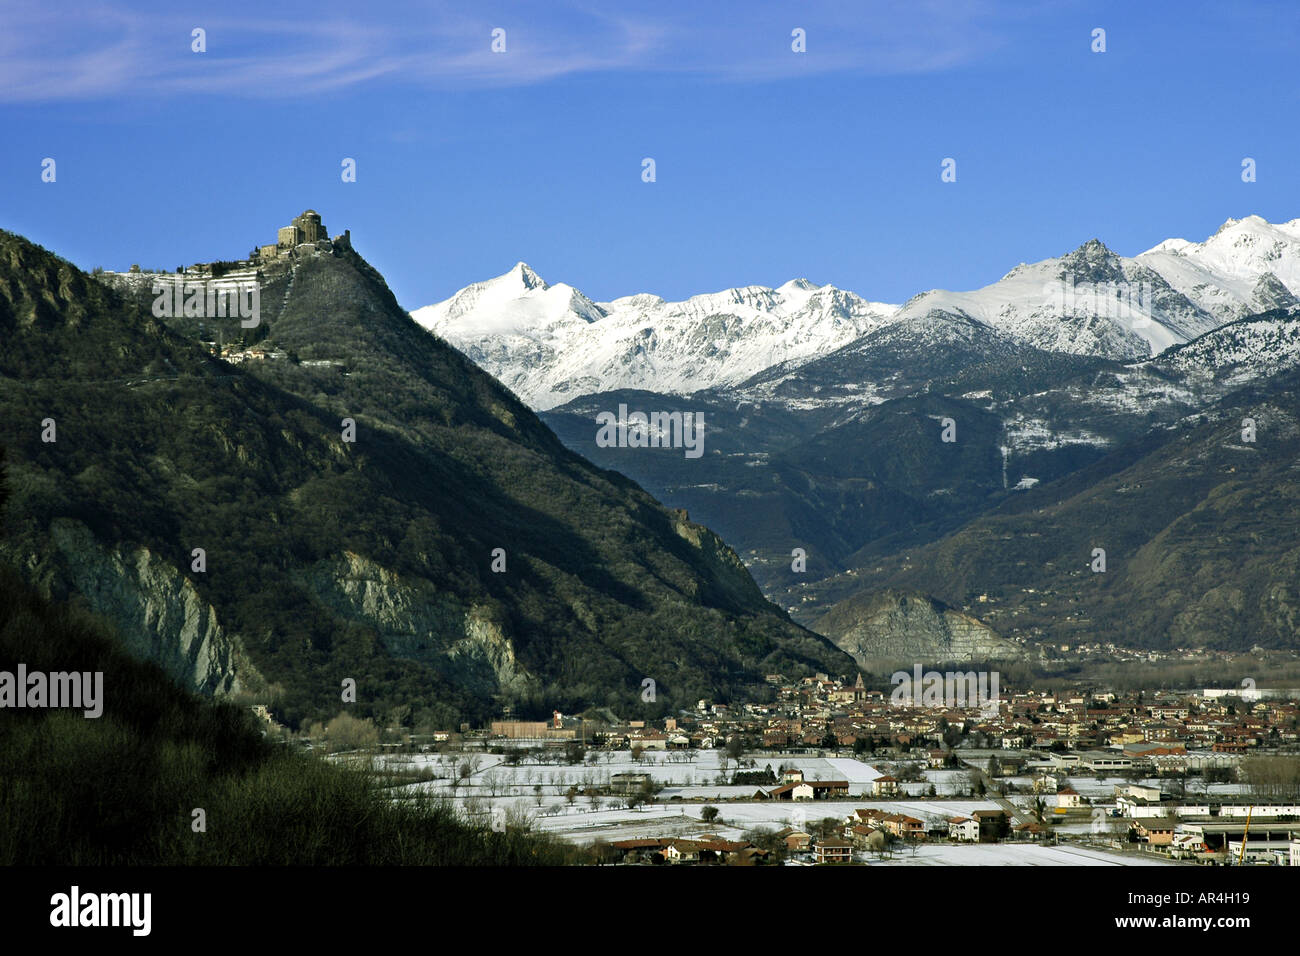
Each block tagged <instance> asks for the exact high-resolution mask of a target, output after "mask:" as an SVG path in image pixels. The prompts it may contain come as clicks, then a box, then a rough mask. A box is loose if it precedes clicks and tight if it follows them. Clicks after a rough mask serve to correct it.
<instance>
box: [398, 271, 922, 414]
mask: <svg viewBox="0 0 1300 956" xmlns="http://www.w3.org/2000/svg"><path fill="white" fill-rule="evenodd" d="M896 310H897V306H895V305H889V304H884V303H878V302H868V301H866V300H864V299H862V298H861V297H859V296H857V295H855V294H854V293H852V292H846V291H844V290H842V289H837V288H835V287H834V286H832V285H823V286H818V285H815V284H814V283H812V282H810V281H808V280H807V279H794V280H791V281H790V282H787V283H785V284H784V285H782V286H780V287H778V288H776V289H773V288H769V287H767V286H760V285H748V286H738V287H735V288H731V289H724V290H722V291H721V292H711V293H704V294H701V295H694V296H691V297H690V298H688V299H683V300H681V301H678V302H669V301H666V300H664V299H663V298H661V297H660V296H657V295H653V294H650V293H639V294H637V295H630V296H624V297H622V298H618V299H614V300H612V301H609V302H599V303H598V302H593V301H592V300H591V299H589V298H588V297H587V296H585V295H584V294H583V293H582V292H580V291H578V290H577V289H574V288H573V287H571V286H568V285H565V284H563V283H557V284H555V285H547V284H546V282H545V281H544V280H542V279H541V277H540V276H537V274H536V273H534V272H533V271H532V270H531V269H529V268H528V267H527V266H526V265H525V264H523V263H519V264H518V265H516V266H515V268H514V269H512V270H510V271H509V272H507V273H506V274H505V275H503V276H498V277H497V278H495V279H489V280H487V281H486V282H478V283H474V284H473V285H470V286H466V287H465V288H464V289H462V290H461V291H459V292H457V293H456V294H455V295H454V296H452V297H451V298H450V299H447V300H446V301H444V302H439V303H437V304H435V305H430V306H425V307H424V308H422V309H417V310H416V311H414V312H412V313H411V315H412V317H413V318H414V319H415V320H416V321H417V322H418V323H419V324H421V325H422V326H424V327H425V328H427V329H429V330H430V331H431V332H435V333H436V334H438V335H440V336H441V337H442V338H444V339H446V340H447V341H448V342H450V343H451V344H453V345H455V346H456V347H457V348H459V349H461V350H462V351H464V352H465V353H466V354H467V355H468V356H469V357H470V358H471V359H473V360H474V361H475V362H477V363H478V364H479V365H480V366H482V367H483V368H485V369H487V370H488V371H489V372H491V373H492V374H493V375H495V376H496V377H497V378H499V379H500V380H501V381H502V382H504V383H505V384H506V385H508V386H509V387H510V388H512V389H513V390H514V391H515V392H516V394H518V395H519V396H520V397H521V398H523V399H524V400H525V401H526V402H528V403H529V404H530V405H532V406H533V407H534V408H538V409H546V408H551V407H553V406H555V405H559V404H562V403H563V402H566V401H568V400H569V399H571V398H576V397H578V396H580V395H585V394H589V393H591V392H596V391H606V390H609V389H614V388H642V389H648V390H652V391H660V392H669V393H679V394H687V393H690V392H693V391H697V390H698V389H701V388H708V387H712V386H715V385H725V384H736V383H738V382H741V381H744V380H745V379H747V378H749V377H750V376H752V375H754V374H756V373H758V372H761V371H763V370H764V369H766V368H768V367H770V366H771V365H774V364H778V363H781V362H789V361H801V360H807V359H811V358H816V357H819V356H821V355H825V354H828V353H829V352H831V351H834V350H835V349H836V348H839V347H840V346H841V345H844V344H846V343H847V342H850V341H852V340H854V339H855V338H857V337H859V336H860V335H862V334H864V333H865V332H867V331H869V330H871V329H873V328H876V327H877V326H879V325H880V324H881V323H883V322H885V321H887V320H888V318H889V317H890V316H891V315H892V314H893V313H894V312H895V311H896Z"/></svg>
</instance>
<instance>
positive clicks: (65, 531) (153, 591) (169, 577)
mask: <svg viewBox="0 0 1300 956" xmlns="http://www.w3.org/2000/svg"><path fill="white" fill-rule="evenodd" d="M50 531H51V537H52V539H53V541H54V543H55V545H56V546H57V548H58V552H59V556H60V558H61V559H62V564H63V567H64V571H65V574H66V578H67V583H68V584H69V585H70V586H71V588H72V589H73V590H75V591H77V592H79V593H80V594H81V595H82V596H83V597H84V598H85V599H86V601H87V603H89V605H90V606H91V608H92V609H93V610H95V611H96V612H98V613H100V614H102V615H104V616H105V617H106V618H108V619H109V620H110V621H111V622H112V623H113V624H115V625H116V626H117V628H118V631H119V633H120V635H121V638H122V640H123V642H124V643H125V645H126V646H127V648H128V649H129V650H130V651H131V653H133V654H135V655H136V656H138V657H141V658H144V659H145V660H152V661H155V662H157V663H158V664H160V665H161V666H162V667H163V669H164V670H166V671H167V673H169V674H171V676H172V677H174V678H175V679H176V680H177V681H178V682H180V683H181V684H182V685H183V686H185V687H188V688H191V689H193V690H196V691H199V692H200V693H204V694H232V693H235V692H238V691H243V690H256V689H259V688H261V687H262V686H263V685H264V683H265V682H264V681H263V679H262V676H261V675H260V674H259V673H258V672H257V670H256V669H255V668H254V667H253V666H252V664H251V663H250V662H249V661H248V658H247V656H246V655H245V653H244V647H243V644H242V642H241V641H240V640H239V639H238V637H236V636H234V635H231V634H228V633H226V631H225V630H224V629H223V628H222V626H221V624H220V622H219V621H218V620H217V612H216V609H215V608H213V607H212V605H211V604H208V603H207V602H206V601H204V600H203V599H202V598H201V597H200V595H199V593H198V591H197V590H195V588H194V585H193V584H191V583H190V582H189V581H188V580H186V579H185V577H183V576H182V575H181V573H180V572H179V571H177V569H176V568H175V567H173V566H172V565H171V564H169V563H168V562H167V561H166V560H165V559H164V558H161V557H160V556H159V555H157V554H154V553H153V552H151V551H150V550H149V549H148V548H126V547H122V546H118V547H112V548H110V547H106V546H104V545H103V544H101V543H100V542H99V541H97V540H96V539H95V537H94V535H93V534H91V532H90V529H88V528H87V527H86V526H85V525H84V524H82V523H81V522H79V521H74V520H71V519H67V518H61V519H58V520H56V521H54V522H53V523H52V525H51V528H50Z"/></svg>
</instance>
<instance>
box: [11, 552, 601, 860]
mask: <svg viewBox="0 0 1300 956" xmlns="http://www.w3.org/2000/svg"><path fill="white" fill-rule="evenodd" d="M0 595H2V596H3V600H0V670H5V671H9V672H10V673H12V672H13V671H14V668H15V666H16V664H17V663H18V662H22V663H24V664H26V665H27V667H28V672H29V673H30V672H31V671H35V670H41V671H47V672H49V671H70V670H71V671H91V672H94V671H100V672H102V673H103V675H104V711H103V714H102V715H101V716H100V717H98V718H95V719H88V718H86V717H84V716H83V715H82V713H81V712H80V711H68V710H50V709H45V710H40V709H23V710H6V711H4V712H3V717H0V865H3V866H14V865H24V866H25V865H51V864H56V865H65V866H68V865H70V866H87V865H90V866H98V865H119V866H121V865H142V864H143V865H195V864H197V865H205V864H206V865H268V864H269V865H301V866H321V865H354V864H399V865H453V866H454V865H532V864H548V865H555V864H563V863H574V862H581V861H582V853H581V851H580V850H577V849H576V848H574V847H570V846H566V845H564V844H561V843H558V842H556V841H554V840H552V839H549V838H547V837H543V836H535V835H532V834H529V833H526V832H520V831H510V830H507V831H504V832H494V831H492V830H491V829H488V828H487V827H475V826H469V825H467V824H464V823H462V822H460V821H459V820H458V819H457V818H456V817H455V815H454V813H453V812H452V811H451V810H449V809H446V808H444V807H442V806H439V805H437V804H435V803H432V802H423V803H415V804H410V803H408V804H406V805H403V806H398V805H395V804H394V803H393V802H392V799H391V795H390V794H389V793H388V792H386V791H385V790H384V789H383V788H382V787H380V786H379V784H378V782H377V781H376V780H375V779H374V778H372V777H370V776H368V775H366V774H363V773H360V772H357V771H351V770H344V769H341V768H337V767H332V766H329V765H327V764H325V763H324V762H323V761H321V760H319V759H316V758H313V757H309V756H306V755H302V754H298V753H295V752H292V751H290V750H288V749H286V748H285V747H284V746H282V745H276V744H271V743H268V742H266V741H264V740H263V738H262V737H261V736H260V733H259V732H258V731H257V730H256V729H255V727H254V726H253V724H252V721H251V718H250V717H249V714H248V711H247V710H245V709H244V708H240V707H236V706H235V705H233V704H229V703H219V702H213V701H211V700H206V699H200V698H198V697H195V696H193V695H191V694H189V693H187V692H186V691H184V690H182V689H181V688H179V687H177V686H176V684H175V683H174V682H173V681H172V680H171V679H169V677H168V676H167V675H166V674H165V673H164V672H163V671H162V670H160V669H159V668H158V667H156V666H155V665H153V664H151V663H148V662H144V661H139V660H137V659H134V658H132V657H129V656H127V655H126V654H125V653H123V651H122V650H121V648H120V645H119V644H118V642H117V641H116V640H115V639H114V638H113V636H112V635H111V634H110V633H109V632H108V631H107V630H106V629H105V628H104V626H103V625H102V624H101V623H100V622H99V621H98V620H96V619H95V618H93V617H92V616H90V615H86V614H84V613H81V612H77V611H72V610H69V609H68V608H66V607H54V606H51V605H50V604H49V603H48V602H47V601H45V600H44V599H42V598H40V597H39V596H37V595H36V594H35V593H34V592H32V591H31V590H30V589H29V588H28V586H27V585H26V584H25V583H23V582H22V581H21V580H19V578H18V576H17V575H16V574H15V573H14V572H13V571H12V570H11V569H10V568H8V567H6V566H0ZM195 808H201V809H203V810H204V811H205V814H206V827H207V829H206V832H203V833H196V832H194V830H193V827H192V822H193V817H192V811H193V810H194V809H195Z"/></svg>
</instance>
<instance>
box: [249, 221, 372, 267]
mask: <svg viewBox="0 0 1300 956" xmlns="http://www.w3.org/2000/svg"><path fill="white" fill-rule="evenodd" d="M321 243H324V245H321ZM304 245H314V246H315V247H316V248H317V249H319V250H321V251H327V250H329V249H330V248H331V247H333V246H338V247H341V248H344V249H350V248H351V247H352V230H350V229H344V230H343V234H342V235H340V236H335V237H334V238H333V239H331V238H330V235H329V233H328V232H327V231H326V230H325V224H324V223H323V222H321V218H320V213H318V212H317V211H316V210H315V209H308V210H307V211H306V212H304V213H303V214H302V215H301V216H296V217H294V220H293V222H291V223H290V224H289V225H287V226H282V227H281V228H280V229H279V230H277V231H276V234H275V244H274V245H265V246H258V247H257V249H256V250H255V251H254V254H253V256H252V257H251V258H257V259H260V260H261V261H262V262H269V261H271V260H274V259H279V258H283V257H286V256H291V255H293V252H294V250H295V249H297V248H298V247H299V246H304Z"/></svg>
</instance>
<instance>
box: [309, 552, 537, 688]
mask: <svg viewBox="0 0 1300 956" xmlns="http://www.w3.org/2000/svg"><path fill="white" fill-rule="evenodd" d="M302 580H303V582H304V583H305V584H306V585H307V586H308V588H310V590H311V591H312V593H313V594H314V595H315V596H316V598H317V600H319V601H320V602H321V603H322V604H324V605H325V606H326V607H328V608H330V609H331V610H333V611H334V612H336V613H338V614H340V615H342V616H343V617H345V618H347V619H348V620H351V621H354V622H356V623H360V624H365V625H367V626H369V627H373V628H374V629H375V631H376V632H377V633H378V635H379V638H380V640H381V641H382V642H383V644H384V647H385V648H386V649H387V651H388V652H389V653H390V654H392V655H393V656H394V657H402V658H407V659H410V660H416V661H420V662H421V663H423V664H428V665H429V666H431V667H432V668H434V670H436V671H438V672H439V673H440V674H442V675H443V676H444V677H446V678H448V679H449V680H451V681H453V682H454V683H456V684H458V685H459V686H462V687H465V688H466V689H468V690H470V691H472V692H473V693H475V694H479V695H484V696H487V695H493V694H499V693H503V692H512V693H527V692H528V691H529V690H531V689H532V686H533V685H535V684H536V679H535V678H534V677H533V676H532V675H531V674H529V673H528V671H527V670H525V669H524V667H523V666H522V665H521V664H520V663H519V661H518V660H517V659H516V657H515V649H514V645H513V644H512V643H511V642H510V640H509V638H508V637H507V636H506V634H505V633H504V631H503V628H502V625H501V622H500V621H499V620H497V619H496V618H495V617H494V616H493V615H492V613H491V612H490V611H488V610H487V609H486V608H484V607H481V606H479V605H468V606H467V605H465V604H464V603H462V602H461V601H459V600H457V599H456V598H455V597H453V596H451V595H449V594H446V593H442V592H439V591H438V590H437V589H436V588H434V587H433V586H432V585H431V584H429V583H428V582H427V581H422V580H419V579H416V578H404V577H402V576H401V575H398V574H396V573H394V572H393V571H391V570H389V569H387V568H384V567H382V566H380V565H379V564H376V563H375V562H374V561H371V560H369V559H368V558H364V557H362V556H361V555H358V554H354V553H352V552H350V551H349V552H345V553H344V554H342V555H341V556H339V557H338V558H335V559H331V560H328V561H321V562H318V563H316V564H315V565H313V566H312V567H311V568H309V569H307V570H306V571H304V572H303V574H302Z"/></svg>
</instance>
